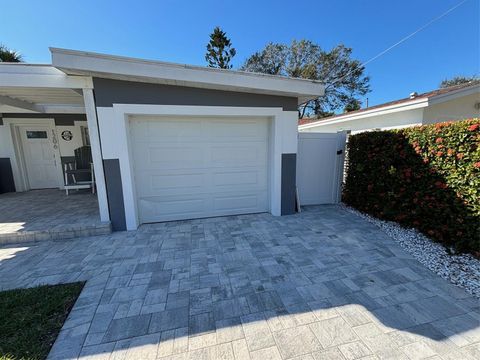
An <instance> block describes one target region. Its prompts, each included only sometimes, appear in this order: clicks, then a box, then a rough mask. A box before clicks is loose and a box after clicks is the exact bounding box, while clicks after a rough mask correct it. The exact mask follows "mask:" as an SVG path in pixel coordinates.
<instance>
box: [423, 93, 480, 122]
mask: <svg viewBox="0 0 480 360" xmlns="http://www.w3.org/2000/svg"><path fill="white" fill-rule="evenodd" d="M476 103H480V93H477V94H472V95H468V96H463V97H459V98H457V99H453V100H449V101H445V102H443V103H440V104H432V105H430V106H429V107H427V108H426V109H425V112H424V116H423V123H424V124H432V123H437V122H443V121H449V120H463V119H468V118H473V117H480V111H479V110H477V109H475V104H476Z"/></svg>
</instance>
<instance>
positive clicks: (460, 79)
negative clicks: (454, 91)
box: [440, 76, 480, 88]
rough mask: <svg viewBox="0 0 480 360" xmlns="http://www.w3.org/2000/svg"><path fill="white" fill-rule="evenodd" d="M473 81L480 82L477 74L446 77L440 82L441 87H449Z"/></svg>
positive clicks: (472, 82)
mask: <svg viewBox="0 0 480 360" xmlns="http://www.w3.org/2000/svg"><path fill="white" fill-rule="evenodd" d="M468 83H471V84H472V85H473V84H479V83H480V78H478V77H477V76H468V77H467V76H454V77H453V78H451V79H445V80H442V82H441V83H440V87H441V88H447V87H450V86H455V85H462V84H468Z"/></svg>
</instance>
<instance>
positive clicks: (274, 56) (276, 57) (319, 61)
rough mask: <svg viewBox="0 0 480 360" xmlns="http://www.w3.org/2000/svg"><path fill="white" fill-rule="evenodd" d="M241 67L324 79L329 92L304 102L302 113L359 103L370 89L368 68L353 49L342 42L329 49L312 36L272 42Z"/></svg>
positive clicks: (320, 113) (324, 112)
mask: <svg viewBox="0 0 480 360" xmlns="http://www.w3.org/2000/svg"><path fill="white" fill-rule="evenodd" d="M241 70H244V71H252V72H260V73H265V74H270V75H283V76H290V77H297V78H303V79H310V80H318V81H321V82H323V83H324V84H325V95H324V96H322V97H320V98H318V99H315V100H312V101H309V102H308V103H306V104H304V105H302V106H301V107H300V109H299V112H300V117H303V116H304V115H306V114H308V115H310V116H312V115H315V116H317V117H324V116H328V115H329V114H332V113H334V112H335V111H338V110H343V109H344V108H345V107H346V106H347V105H348V104H352V103H354V102H357V103H358V98H359V97H361V96H364V95H365V94H367V93H368V92H369V91H370V85H369V82H370V78H369V77H368V76H365V74H364V71H365V68H364V67H363V66H362V65H361V63H360V62H359V61H358V60H355V59H352V49H351V48H348V47H346V46H344V45H342V44H340V45H337V46H336V47H334V48H333V49H331V50H330V51H325V50H323V49H322V48H321V47H320V46H319V45H318V44H315V43H313V42H312V41H309V40H300V41H297V40H293V41H292V43H291V44H290V45H285V44H275V43H269V44H268V45H267V46H266V47H265V48H264V49H263V50H262V51H259V52H256V53H254V54H253V55H252V56H250V57H249V58H248V59H247V60H246V61H245V63H244V64H243V66H242V67H241Z"/></svg>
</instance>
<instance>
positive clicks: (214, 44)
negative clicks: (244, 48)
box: [205, 26, 236, 69]
mask: <svg viewBox="0 0 480 360" xmlns="http://www.w3.org/2000/svg"><path fill="white" fill-rule="evenodd" d="M235 54H236V50H235V48H233V47H232V42H231V41H230V39H229V38H228V37H227V34H226V33H225V32H224V31H222V30H221V29H220V28H219V27H218V26H217V27H216V28H215V29H214V30H213V33H211V34H210V41H209V43H208V44H207V53H206V54H205V60H207V62H208V66H209V67H213V68H220V69H231V68H232V65H230V61H231V60H232V58H233V57H234V56H235Z"/></svg>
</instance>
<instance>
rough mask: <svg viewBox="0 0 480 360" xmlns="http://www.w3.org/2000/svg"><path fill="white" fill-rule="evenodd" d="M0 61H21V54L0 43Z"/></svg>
mask: <svg viewBox="0 0 480 360" xmlns="http://www.w3.org/2000/svg"><path fill="white" fill-rule="evenodd" d="M0 62H22V55H20V53H18V52H17V51H14V50H11V49H9V48H7V47H6V46H4V45H1V44H0Z"/></svg>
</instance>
